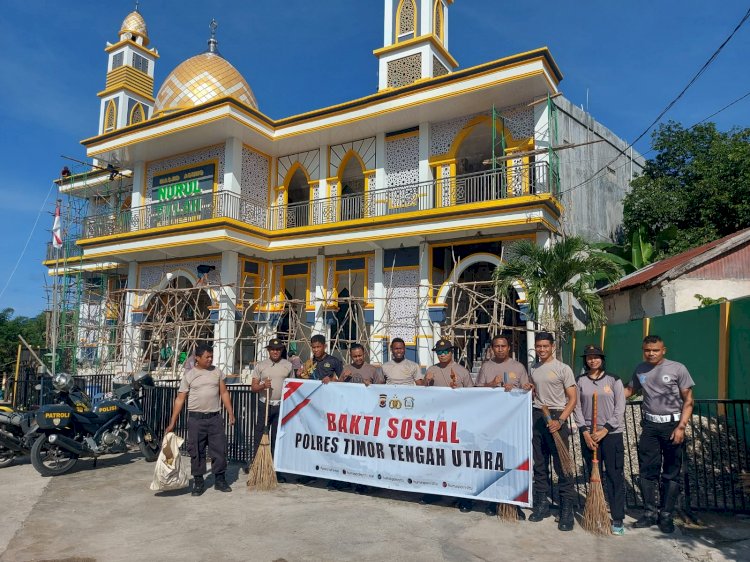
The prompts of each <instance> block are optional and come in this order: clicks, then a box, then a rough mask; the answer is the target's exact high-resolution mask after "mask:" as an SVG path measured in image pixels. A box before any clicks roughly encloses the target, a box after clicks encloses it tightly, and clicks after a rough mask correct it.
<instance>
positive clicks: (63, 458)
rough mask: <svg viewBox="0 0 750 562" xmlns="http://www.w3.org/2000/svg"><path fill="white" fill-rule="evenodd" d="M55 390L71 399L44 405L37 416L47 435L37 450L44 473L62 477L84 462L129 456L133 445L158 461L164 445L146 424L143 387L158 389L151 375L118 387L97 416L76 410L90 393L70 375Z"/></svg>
mask: <svg viewBox="0 0 750 562" xmlns="http://www.w3.org/2000/svg"><path fill="white" fill-rule="evenodd" d="M52 385H53V387H54V388H55V390H56V391H57V394H58V395H59V396H60V397H65V396H66V395H67V397H68V399H67V400H62V401H61V402H62V403H58V404H48V405H45V406H42V407H41V408H40V409H39V410H38V411H37V413H36V423H37V424H38V426H39V429H38V430H37V431H38V432H39V433H40V434H41V435H40V437H39V438H38V439H37V440H36V441H35V442H34V444H33V445H32V447H31V464H32V465H33V466H34V468H35V469H36V471H37V472H39V474H41V475H42V476H59V475H61V474H65V473H66V472H68V471H69V470H70V469H72V468H73V466H74V465H75V464H76V462H77V461H78V459H79V458H84V457H89V458H94V459H97V458H98V457H100V456H101V455H107V454H116V453H125V452H127V451H128V447H129V446H130V445H137V446H138V448H139V449H140V451H141V453H142V454H143V456H144V457H145V459H146V461H147V462H154V461H155V460H156V459H157V457H158V456H159V449H160V445H159V443H158V441H157V440H156V436H155V435H154V432H153V430H152V429H151V428H150V427H149V425H148V424H147V423H146V421H145V420H144V416H143V406H142V405H141V399H140V389H141V388H142V387H152V386H154V381H153V379H152V378H151V376H150V375H149V374H147V373H140V374H138V375H136V376H135V377H133V380H132V382H130V383H128V384H123V385H120V386H119V387H117V388H115V389H114V390H113V392H112V397H111V398H105V399H103V400H101V401H100V402H99V403H97V404H96V405H95V406H94V408H93V411H92V410H91V409H89V408H87V407H85V405H83V404H79V406H71V403H70V402H71V401H72V402H73V403H75V402H76V401H77V399H78V398H79V397H81V396H82V395H83V396H85V394H84V393H83V391H82V390H81V389H80V388H78V387H77V386H76V385H75V382H74V381H73V377H71V376H70V375H68V374H66V373H58V374H57V375H55V376H54V378H53V379H52ZM70 398H72V400H70Z"/></svg>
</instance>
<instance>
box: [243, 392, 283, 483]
mask: <svg viewBox="0 0 750 562" xmlns="http://www.w3.org/2000/svg"><path fill="white" fill-rule="evenodd" d="M270 402H271V400H270V389H266V423H265V427H264V429H263V437H261V439H260V445H259V446H258V450H257V451H256V452H255V458H254V459H253V465H252V466H251V467H250V474H248V476H247V487H248V490H251V491H252V490H260V491H263V492H265V491H268V490H273V489H274V488H276V486H278V481H277V480H276V469H275V468H274V467H273V456H272V455H271V440H270V439H269V437H268V406H269V404H270Z"/></svg>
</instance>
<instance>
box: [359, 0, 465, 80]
mask: <svg viewBox="0 0 750 562" xmlns="http://www.w3.org/2000/svg"><path fill="white" fill-rule="evenodd" d="M384 3H385V18H384V37H383V44H384V46H383V47H382V48H380V49H377V50H375V51H373V52H374V53H375V56H377V57H378V61H379V63H378V90H385V89H388V88H400V87H402V86H408V85H409V84H412V83H414V82H417V81H419V80H425V79H428V78H435V77H438V76H443V75H445V74H449V73H450V72H453V70H454V69H455V68H456V67H457V66H458V62H456V59H454V58H453V57H452V56H451V54H450V53H449V52H448V7H449V6H450V5H451V4H453V0H384Z"/></svg>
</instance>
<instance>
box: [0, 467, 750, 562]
mask: <svg viewBox="0 0 750 562" xmlns="http://www.w3.org/2000/svg"><path fill="white" fill-rule="evenodd" d="M91 466H92V461H90V460H86V461H79V463H78V467H77V470H76V471H75V472H73V473H71V474H67V475H64V476H60V477H57V478H42V477H41V476H39V475H38V474H37V473H36V471H34V469H33V468H32V467H31V465H30V464H23V465H20V466H14V467H9V468H6V469H3V470H2V471H0V502H2V505H3V514H4V523H5V525H3V526H0V560H1V561H27V560H68V561H72V560H78V559H88V560H99V561H120V560H122V561H125V560H165V561H167V560H180V561H191V560H205V559H216V558H219V559H225V560H259V561H269V562H270V561H275V562H279V561H282V560H283V561H290V562H292V561H303V560H378V561H383V560H409V562H417V561H421V560H425V561H427V560H429V561H435V560H450V561H453V560H456V561H472V560H508V559H510V560H513V559H518V560H554V561H560V560H565V559H569V560H573V559H580V558H587V559H599V560H629V561H646V560H648V561H649V562H661V561H670V562H671V561H674V560H724V559H733V558H734V557H733V556H731V553H730V555H729V556H728V557H726V558H725V557H724V555H722V553H721V552H720V550H719V549H717V548H711V547H710V546H707V545H706V544H704V543H703V542H701V541H700V540H698V539H696V538H694V537H691V536H689V535H683V534H682V533H680V532H679V531H678V532H677V533H676V534H675V535H673V536H672V537H666V536H664V535H662V534H661V533H659V532H658V530H656V529H655V528H654V529H650V530H645V531H636V530H633V529H630V528H629V529H628V530H627V534H626V536H625V537H611V538H598V537H593V536H591V535H589V534H587V533H585V532H584V531H582V530H581V529H580V527H576V529H575V530H574V531H573V532H571V533H561V532H559V531H558V530H557V527H556V524H555V523H554V520H553V519H552V518H550V519H547V520H545V521H543V522H541V523H528V522H521V523H518V524H503V523H501V522H500V521H498V520H497V519H496V518H494V517H487V516H486V515H484V513H483V512H482V511H480V509H481V507H480V506H478V507H477V510H476V511H474V512H472V513H468V514H462V513H460V512H459V511H458V510H457V509H455V508H453V507H451V506H450V500H448V499H446V500H444V501H442V502H441V503H439V504H437V505H429V506H422V505H419V504H418V503H417V499H418V496H416V495H412V494H402V493H392V492H387V491H383V490H376V491H374V493H373V494H372V495H371V496H359V495H355V494H353V493H348V492H329V491H327V490H326V489H325V487H324V486H323V483H318V484H314V485H308V486H302V485H299V484H282V485H281V486H280V488H279V489H278V490H277V491H275V492H272V493H264V494H261V493H248V492H247V489H246V486H245V475H244V474H243V473H241V472H240V473H239V475H238V472H239V467H238V466H237V465H231V466H230V472H229V474H228V476H229V478H228V480H229V481H230V483H231V484H232V486H233V488H234V489H233V491H232V492H231V493H229V494H222V493H221V492H217V491H215V490H213V488H209V489H208V490H207V491H206V493H205V494H204V495H203V496H202V497H199V498H193V497H191V496H190V494H189V491H187V490H186V491H180V492H173V493H164V494H155V493H154V492H152V491H150V490H149V489H148V486H149V483H150V482H151V477H152V474H153V466H154V465H153V464H148V463H146V462H145V461H144V460H143V459H142V458H140V457H139V456H138V455H135V454H132V455H122V456H119V457H108V458H105V459H103V460H101V459H100V460H99V467H98V468H96V469H92V468H91ZM237 479H238V480H237ZM212 483H213V478H212V477H209V478H208V480H207V484H212ZM725 554H726V553H725ZM745 554H747V553H745ZM737 559H739V558H737Z"/></svg>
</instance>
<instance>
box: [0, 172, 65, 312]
mask: <svg viewBox="0 0 750 562" xmlns="http://www.w3.org/2000/svg"><path fill="white" fill-rule="evenodd" d="M55 187H56V185H55V184H54V183H52V184H51V185H50V188H49V191H48V192H47V197H45V198H44V203H42V206H41V207H40V208H39V212H38V213H37V215H36V220H35V221H34V226H32V227H31V232H30V233H29V237H28V238H27V239H26V244H24V245H23V250H21V255H20V256H18V261H17V262H16V265H15V266H13V271H11V272H10V275H9V276H8V280H7V281H6V282H5V287H3V290H2V291H0V299H2V298H3V295H4V294H5V291H6V290H7V289H8V286H9V285H10V282H11V281H12V280H13V276H14V275H15V274H16V271H17V270H18V266H19V265H20V264H21V260H22V259H23V256H24V255H25V254H26V249H27V248H28V247H29V242H31V238H32V236H34V232H35V231H36V227H37V225H38V224H39V217H41V216H42V211H44V208H45V207H46V206H47V201H49V196H50V195H51V194H52V190H53V189H54V188H55Z"/></svg>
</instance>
